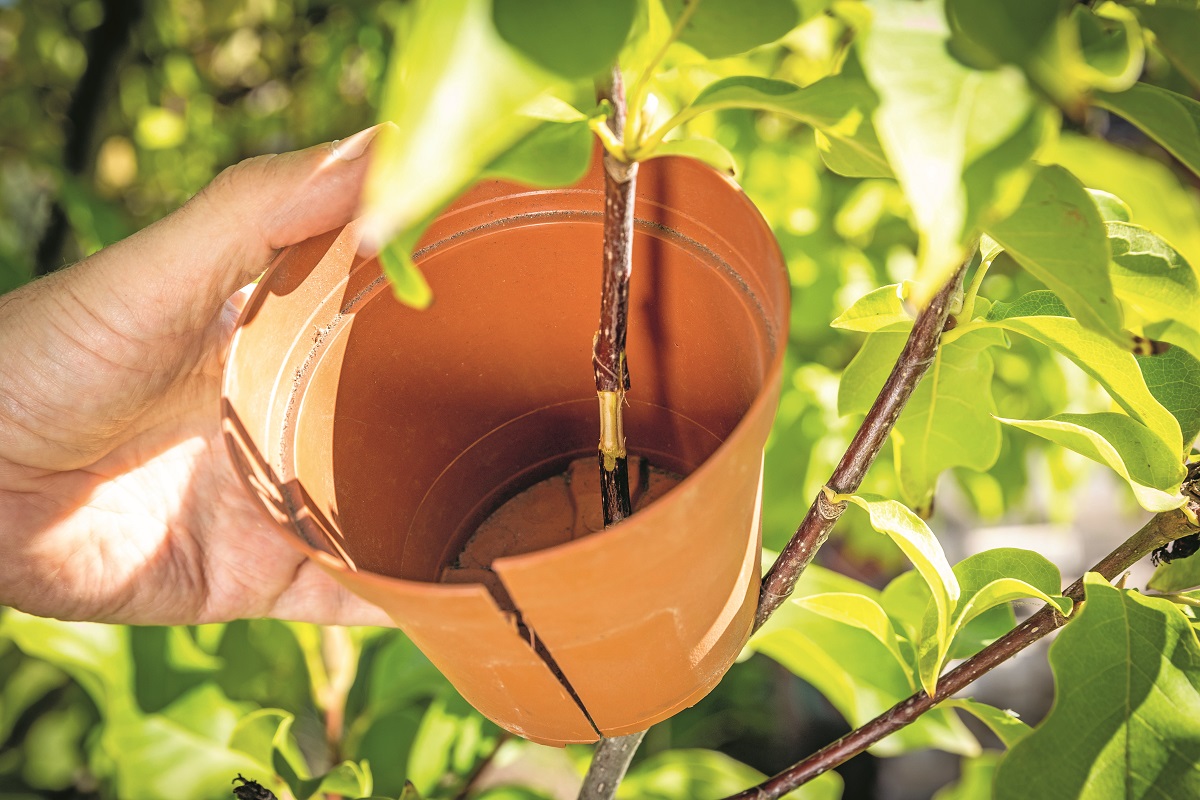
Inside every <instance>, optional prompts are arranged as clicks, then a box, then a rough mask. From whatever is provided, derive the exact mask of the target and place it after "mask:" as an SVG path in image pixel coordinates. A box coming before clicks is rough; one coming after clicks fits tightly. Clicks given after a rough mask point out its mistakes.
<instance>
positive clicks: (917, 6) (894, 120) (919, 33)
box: [857, 0, 1035, 305]
mask: <svg viewBox="0 0 1200 800" xmlns="http://www.w3.org/2000/svg"><path fill="white" fill-rule="evenodd" d="M874 9H875V19H874V22H873V23H872V26H871V29H870V31H869V32H867V34H866V35H864V36H859V37H858V39H857V41H858V45H859V54H860V58H861V60H862V66H863V70H864V71H865V73H866V75H867V78H868V79H869V80H870V83H871V85H872V86H873V87H874V88H875V91H876V92H877V93H878V95H879V106H878V108H876V109H875V113H874V117H873V118H874V122H875V129H876V131H877V132H878V134H879V141H880V143H881V144H882V146H883V150H884V152H885V153H886V154H887V160H888V162H889V163H890V164H891V166H892V169H893V170H894V171H895V173H896V177H897V179H898V180H899V181H900V185H901V187H902V188H903V189H904V193H905V195H906V196H907V198H908V202H909V205H910V207H911V208H912V212H913V217H914V220H915V222H916V228H917V231H918V233H919V235H920V246H919V248H918V269H917V278H916V279H917V281H918V283H919V284H920V286H919V290H918V292H917V295H916V296H915V298H914V299H915V300H916V301H917V303H918V305H923V304H924V303H925V302H926V301H927V300H928V298H929V297H931V296H932V295H933V293H934V292H935V291H937V289H938V288H939V287H940V286H941V284H942V283H944V282H945V280H946V278H948V277H949V275H950V274H951V273H952V272H953V271H954V269H955V268H956V267H957V266H958V265H959V264H960V263H961V262H962V260H963V257H964V256H965V247H964V240H965V238H966V237H967V236H969V235H970V233H971V231H972V229H973V228H974V226H975V222H976V219H974V218H972V217H973V216H980V215H982V214H983V209H984V208H985V207H986V206H988V205H990V200H991V198H984V197H979V198H977V199H976V201H975V202H974V203H972V204H970V205H969V204H968V196H967V190H966V188H965V187H964V184H963V176H964V174H965V171H966V169H967V167H968V165H970V164H971V163H972V162H974V161H976V160H978V159H980V158H981V157H984V156H986V155H988V154H989V153H992V152H993V151H997V150H998V149H1000V148H1001V146H1002V145H1004V144H1005V143H1007V142H1009V141H1010V140H1011V139H1012V138H1013V137H1014V136H1015V135H1016V134H1018V133H1020V132H1021V130H1022V128H1023V127H1024V126H1025V124H1026V122H1027V120H1028V119H1029V117H1030V115H1031V114H1032V113H1034V110H1035V100H1034V97H1033V95H1032V93H1031V92H1030V90H1029V88H1028V86H1027V85H1026V82H1025V80H1024V78H1023V77H1022V76H1021V75H1020V73H1019V72H1018V71H1017V70H1015V69H1012V68H1001V69H998V70H994V71H991V72H979V71H976V70H973V69H970V68H968V67H966V66H964V65H963V63H962V62H960V61H959V60H957V59H956V58H954V56H953V55H951V53H950V52H949V51H948V50H947V43H948V40H949V30H948V28H947V27H946V22H945V18H944V16H943V12H942V8H941V3H938V2H926V3H912V2H906V1H905V0H885V2H880V3H877V4H875V7H874ZM1031 155H1032V150H1021V149H1020V148H1018V149H1014V150H1013V151H1012V152H1011V153H1009V152H1007V151H1006V152H1005V161H1006V163H1004V164H1003V165H996V164H994V165H991V166H990V167H989V168H988V169H987V170H986V174H987V176H988V183H989V184H992V185H995V184H996V182H997V181H996V178H995V176H996V174H997V172H1006V171H1008V170H1016V169H1018V168H1020V167H1021V166H1023V165H1024V164H1025V162H1026V161H1027V160H1028V158H1029V157H1030V156H1031Z"/></svg>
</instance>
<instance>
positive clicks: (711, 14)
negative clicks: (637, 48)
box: [663, 0, 803, 58]
mask: <svg viewBox="0 0 1200 800" xmlns="http://www.w3.org/2000/svg"><path fill="white" fill-rule="evenodd" d="M689 6H694V7H695V8H694V10H693V11H692V13H691V16H690V17H689V18H688V20H687V22H686V24H685V25H684V27H683V30H682V31H681V32H680V36H679V41H681V42H683V43H684V44H687V45H691V46H692V47H694V48H695V49H696V50H698V51H700V53H701V54H703V55H705V56H707V57H709V58H725V57H726V56H732V55H736V54H738V53H744V52H746V51H747V50H752V49H754V48H755V47H759V46H760V45H764V44H769V43H771V42H773V41H775V40H776V39H780V38H782V37H783V36H785V35H786V34H787V33H788V32H789V31H790V30H791V29H792V28H794V27H796V26H797V25H799V24H800V23H801V22H802V21H803V20H802V19H801V16H800V11H801V9H800V7H799V6H798V5H797V3H796V2H795V0H755V2H754V3H753V5H751V6H750V7H747V5H746V3H745V0H700V1H699V2H697V1H696V0H663V8H665V9H666V11H667V15H668V16H669V17H670V18H671V22H672V23H674V24H678V22H679V18H680V16H681V15H682V14H683V13H684V10H685V9H686V8H688V7H689Z"/></svg>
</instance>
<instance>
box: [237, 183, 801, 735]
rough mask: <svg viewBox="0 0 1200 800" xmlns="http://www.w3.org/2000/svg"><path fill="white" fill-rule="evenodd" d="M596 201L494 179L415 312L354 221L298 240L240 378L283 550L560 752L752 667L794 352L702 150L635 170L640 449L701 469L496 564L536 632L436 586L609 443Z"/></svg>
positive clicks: (754, 226)
mask: <svg viewBox="0 0 1200 800" xmlns="http://www.w3.org/2000/svg"><path fill="white" fill-rule="evenodd" d="M602 203H603V196H602V188H601V185H600V181H599V176H598V174H596V173H593V174H592V175H591V176H589V178H588V179H586V180H585V181H584V182H583V183H581V184H580V185H578V186H576V187H572V188H569V189H563V190H551V191H530V190H523V189H518V188H516V187H512V186H509V185H505V184H499V183H493V184H485V185H483V186H480V187H478V188H477V189H476V190H474V191H473V192H472V193H470V194H469V195H468V196H467V197H466V198H464V199H463V200H462V201H460V202H459V203H458V204H457V205H456V206H455V207H453V208H452V209H451V210H450V211H448V212H447V213H446V214H444V215H443V216H442V217H441V218H440V219H439V220H438V221H437V222H436V223H435V224H434V225H433V226H432V227H431V229H430V231H429V232H428V234H427V235H426V237H425V239H424V240H423V242H422V245H421V249H420V251H419V253H418V263H419V264H420V266H421V268H422V269H423V270H424V272H425V274H426V277H427V279H428V280H429V282H430V284H431V286H432V288H433V291H434V296H435V302H434V304H433V306H432V307H431V308H430V309H429V310H427V311H424V312H417V311H413V310H411V309H408V308H405V307H403V306H401V305H400V304H399V303H397V302H396V301H395V300H394V299H393V298H392V296H391V293H390V290H389V288H388V287H387V286H386V284H385V283H384V281H383V279H382V278H381V277H380V274H379V268H378V265H377V264H376V263H375V262H374V261H367V262H361V259H358V258H357V257H356V256H355V255H354V252H355V250H356V247H357V243H358V238H357V237H358V234H357V230H356V228H355V227H354V226H349V227H347V228H346V229H344V230H342V231H339V232H332V233H330V234H328V235H326V236H324V237H318V238H317V239H314V240H311V241H310V242H306V243H305V244H303V245H300V246H297V247H296V248H293V249H291V250H290V251H289V252H288V253H286V254H285V255H284V256H283V257H282V258H281V259H280V261H279V262H278V263H277V264H276V265H275V266H274V267H273V268H272V270H271V271H270V272H269V273H268V275H267V276H266V277H265V278H264V280H263V281H262V282H261V283H260V285H259V287H258V289H257V290H256V292H255V295H254V297H253V298H252V299H251V301H250V303H249V305H248V307H247V310H246V312H245V315H244V317H243V321H242V324H241V327H240V328H239V331H238V334H237V336H236V338H235V344H234V352H233V354H232V355H231V358H230V360H229V365H228V367H227V377H226V393H225V419H226V431H227V434H228V436H227V438H228V440H229V442H230V449H231V452H232V453H233V456H234V459H235V463H237V464H238V466H239V470H240V471H241V472H242V474H243V475H244V476H245V477H246V480H247V482H248V484H249V485H250V486H251V488H252V489H253V490H254V491H255V493H256V494H257V495H258V496H259V497H260V498H261V499H262V500H263V502H264V505H265V506H266V507H267V508H268V510H269V511H271V513H272V514H273V516H274V517H275V518H276V519H277V520H278V521H279V522H280V524H281V525H282V526H283V527H284V528H285V529H286V530H287V531H288V532H289V533H290V535H291V537H292V538H293V539H294V540H296V541H297V543H298V544H299V545H300V546H302V547H304V548H305V549H306V550H307V551H308V552H310V553H312V554H313V555H314V557H316V558H317V559H318V562H319V563H321V564H322V565H323V566H325V567H326V568H327V569H329V570H330V571H331V573H332V574H334V576H335V577H337V578H338V579H339V580H341V581H343V582H344V583H345V584H346V585H347V586H349V587H350V588H352V589H354V590H355V591H357V592H359V593H360V594H362V595H363V596H365V597H367V598H368V599H370V600H372V601H373V602H376V603H377V604H379V605H380V606H382V607H383V608H384V609H386V610H387V611H388V612H389V613H390V614H391V615H392V616H393V618H394V619H396V621H397V623H398V624H399V625H400V626H401V627H402V628H403V629H404V630H405V631H406V633H408V635H409V636H410V637H411V638H412V639H413V640H414V642H416V643H417V645H418V646H420V647H421V648H422V649H423V650H424V651H425V652H426V654H427V655H429V657H430V658H431V659H432V660H433V661H434V662H435V663H436V664H437V665H438V667H439V668H440V669H442V671H443V672H444V673H445V674H446V675H447V676H448V677H449V678H450V680H451V681H452V682H453V683H454V684H455V686H456V687H458V689H459V690H460V691H461V692H462V693H463V695H464V696H465V697H466V698H467V699H468V700H470V701H471V702H472V703H473V704H475V705H476V707H477V708H479V709H480V710H481V711H483V712H484V713H485V714H487V715H488V716H489V717H491V718H492V719H495V720H496V721H497V722H499V723H500V724H501V725H504V726H505V727H507V728H509V729H510V730H514V731H515V732H517V733H519V734H521V735H524V736H527V737H528V738H531V739H535V740H538V741H543V742H548V743H554V744H562V743H567V742H574V741H593V740H595V738H596V737H597V729H598V730H599V731H600V732H603V733H605V734H609V735H617V734H622V733H628V732H632V731H634V730H640V729H642V728H645V727H646V726H648V725H649V724H652V723H653V722H654V721H656V720H658V719H662V718H664V717H666V716H668V715H670V714H671V713H674V712H675V711H677V710H679V709H680V708H683V707H686V706H687V705H690V704H692V703H694V702H695V701H696V700H697V699H699V698H700V697H701V696H703V695H704V694H705V693H707V692H708V691H709V690H710V689H711V688H712V686H713V685H715V683H716V681H717V680H718V679H719V678H720V676H721V675H722V674H723V673H724V671H725V670H726V669H727V668H728V667H729V665H730V664H731V663H732V661H733V659H734V658H735V657H736V655H737V652H738V650H739V649H740V647H741V646H742V644H743V643H744V640H745V638H746V636H747V635H748V632H749V626H750V619H751V617H752V614H753V608H754V603H755V600H756V598H757V591H758V568H757V565H758V553H759V539H758V516H757V514H758V507H759V503H758V492H759V487H760V480H761V456H762V446H763V443H764V442H765V439H766V435H767V432H768V430H769V428H770V423H771V419H772V417H773V414H774V405H775V402H776V399H777V395H778V386H779V370H780V363H781V359H782V352H781V351H782V348H783V346H784V345H783V343H784V342H785V341H786V320H787V313H788V310H787V309H788V298H787V281H786V277H785V274H784V270H783V265H782V261H781V258H780V255H779V252H778V249H777V247H776V245H775V243H774V240H773V238H772V237H771V235H770V232H769V230H768V229H767V227H766V225H765V224H764V223H763V221H762V219H761V217H760V216H759V215H758V213H757V212H756V211H755V209H754V208H753V207H752V206H751V205H750V203H749V202H748V201H747V200H746V199H745V197H744V196H743V195H741V193H740V192H738V191H737V190H736V189H735V188H734V187H732V186H731V185H730V184H728V183H727V182H726V181H725V180H724V179H723V178H721V177H720V176H719V175H717V174H716V173H714V172H712V171H711V170H709V169H707V168H706V167H703V166H701V165H699V164H696V163H695V162H690V161H685V160H679V159H663V160H661V161H654V162H649V163H647V164H645V165H643V167H642V174H641V180H640V182H639V194H638V202H637V217H638V223H637V232H636V235H635V247H634V277H633V282H632V294H631V319H630V324H629V336H630V340H629V363H630V365H631V372H632V380H633V388H632V392H631V394H630V405H629V408H628V410H627V417H626V419H627V424H626V433H627V437H628V441H629V444H630V447H631V449H632V450H633V451H635V452H637V453H640V454H642V455H645V456H647V457H648V458H649V459H650V460H651V461H652V462H654V463H656V464H657V465H659V466H662V467H665V468H668V469H671V470H673V471H676V472H679V473H682V474H686V475H687V476H688V477H687V478H686V479H685V480H684V481H683V482H682V483H681V484H680V485H679V486H678V487H676V488H675V489H674V490H672V491H671V492H669V493H668V494H667V495H666V496H665V497H663V498H662V499H661V500H659V501H658V502H656V503H654V504H652V505H651V506H649V507H648V508H646V509H645V510H643V511H641V512H639V513H638V514H637V515H635V516H634V517H633V518H631V519H630V520H628V521H626V522H625V523H622V524H621V525H620V526H617V527H616V528H614V529H612V530H609V531H605V532H603V533H600V534H596V535H594V536H591V537H589V538H586V539H583V540H580V541H576V542H572V543H570V544H567V545H563V546H560V547H556V548H552V549H549V550H543V551H540V552H537V553H532V554H529V555H523V556H515V557H510V558H505V559H500V560H499V561H497V562H496V564H495V565H494V568H495V571H496V572H497V573H498V574H499V576H500V578H501V580H502V581H503V583H504V586H505V588H506V590H507V592H508V594H509V595H510V596H511V597H512V599H513V601H514V603H515V604H516V606H517V608H518V610H519V616H520V620H517V619H515V618H513V617H512V615H505V614H504V613H503V612H501V611H500V609H499V608H498V607H497V606H496V604H495V602H494V601H493V600H492V598H491V596H490V595H488V593H487V591H486V590H484V589H483V588H482V587H481V586H478V585H455V586H450V585H446V584H439V583H436V581H437V579H438V577H439V575H440V573H441V571H442V569H443V568H445V567H446V566H447V565H448V564H450V563H452V562H453V560H454V559H455V557H456V556H457V554H458V552H459V551H460V550H461V548H462V546H463V544H464V543H465V541H466V539H467V538H468V537H469V536H470V535H471V533H472V532H473V531H474V529H475V527H476V526H477V525H478V524H479V523H480V522H481V521H482V520H483V519H484V518H485V517H486V516H487V515H488V514H489V513H491V511H493V510H495V508H497V507H498V506H499V505H500V504H501V503H502V502H504V500H506V499H507V498H508V497H511V496H512V495H513V494H515V493H516V492H517V491H519V490H521V489H523V488H525V487H527V486H529V485H532V484H533V483H535V482H537V481H538V480H541V479H542V478H545V477H547V476H548V475H550V474H553V473H554V472H557V471H561V470H562V469H563V468H564V467H565V466H566V464H567V463H568V462H569V461H571V460H572V459H574V458H577V457H579V456H581V455H585V454H588V453H592V452H594V450H595V446H596V435H597V433H596V431H597V423H596V408H595V387H594V385H593V384H592V372H591V358H590V353H591V340H592V334H593V333H594V328H595V324H596V317H597V312H598V304H599V283H600V253H601V246H602V241H601V240H602V233H601V231H602V219H601V211H600V209H601V208H602ZM518 623H520V624H518ZM531 640H535V641H531ZM539 652H540V655H539ZM544 656H548V657H549V659H550V660H551V661H553V662H554V664H555V665H556V666H557V668H558V669H559V670H561V673H562V677H563V678H564V679H565V681H566V682H567V683H568V684H569V686H570V689H571V690H572V691H568V690H567V688H566V687H564V686H563V684H562V683H561V682H560V676H558V675H556V674H555V671H554V670H552V669H551V668H550V667H549V666H548V665H547V663H546V660H545V658H544ZM572 692H573V694H574V697H573V696H572ZM577 701H578V702H577ZM579 703H581V704H582V706H583V707H584V709H586V713H584V709H581V708H580V707H579ZM589 717H590V721H589ZM593 723H594V726H593Z"/></svg>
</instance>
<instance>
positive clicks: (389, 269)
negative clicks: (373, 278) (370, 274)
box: [379, 240, 433, 310]
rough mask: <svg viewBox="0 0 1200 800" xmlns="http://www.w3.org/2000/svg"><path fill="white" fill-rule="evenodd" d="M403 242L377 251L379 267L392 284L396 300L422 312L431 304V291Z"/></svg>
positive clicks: (398, 241)
mask: <svg viewBox="0 0 1200 800" xmlns="http://www.w3.org/2000/svg"><path fill="white" fill-rule="evenodd" d="M410 250H411V247H410V246H409V245H408V244H407V242H406V241H404V240H397V241H393V242H391V243H390V244H388V245H387V246H385V247H384V248H383V249H382V250H380V251H379V265H380V266H381V267H383V274H384V275H386V276H387V277H388V280H389V281H391V283H392V290H393V291H394V292H395V294H396V299H397V300H399V301H400V302H401V303H404V304H405V305H406V306H412V307H413V308H416V309H419V310H424V309H426V308H429V304H430V303H432V302H433V290H432V289H430V288H429V283H428V282H427V281H426V280H425V276H424V275H422V274H421V270H419V269H417V265H416V264H415V263H413V260H412V256H410V255H409V252H410Z"/></svg>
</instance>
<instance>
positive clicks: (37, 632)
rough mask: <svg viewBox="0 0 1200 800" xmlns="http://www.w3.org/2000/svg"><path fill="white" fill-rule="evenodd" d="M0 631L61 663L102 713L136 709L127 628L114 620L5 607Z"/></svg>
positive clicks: (19, 644)
mask: <svg viewBox="0 0 1200 800" xmlns="http://www.w3.org/2000/svg"><path fill="white" fill-rule="evenodd" d="M0 636H2V637H6V638H8V639H11V640H12V641H13V642H14V643H15V644H16V645H17V647H19V648H21V650H22V652H24V653H25V654H26V655H29V656H33V657H34V658H39V659H41V660H43V661H46V662H48V663H50V664H53V665H54V666H56V667H58V668H59V669H61V670H62V671H63V672H65V673H67V674H68V675H70V676H71V677H72V678H73V679H74V680H75V681H76V682H78V683H79V684H80V685H82V686H83V688H84V690H85V691H87V693H88V695H90V696H91V698H92V700H93V702H95V703H96V706H97V708H99V709H100V713H101V714H106V715H121V714H127V713H132V712H133V711H134V710H135V705H136V704H135V702H134V697H133V664H132V659H131V657H130V653H129V631H128V630H127V629H125V628H121V627H118V626H115V625H101V624H98V623H91V622H61V621H59V620H53V619H44V618H42V617H35V616H32V615H30V614H24V613H22V612H20V611H15V610H13V609H6V610H5V612H4V616H3V617H2V618H0Z"/></svg>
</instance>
